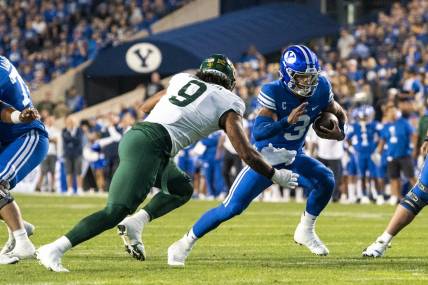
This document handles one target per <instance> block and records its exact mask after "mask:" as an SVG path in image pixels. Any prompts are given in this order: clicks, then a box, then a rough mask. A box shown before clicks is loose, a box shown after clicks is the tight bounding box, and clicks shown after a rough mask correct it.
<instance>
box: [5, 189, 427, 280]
mask: <svg viewBox="0 0 428 285" xmlns="http://www.w3.org/2000/svg"><path fill="white" fill-rule="evenodd" d="M17 201H18V202H19V203H20V205H21V208H22V210H23V213H24V217H25V218H26V219H27V220H29V221H31V222H32V223H34V224H35V225H36V226H37V231H36V234H35V235H34V236H33V238H32V240H33V242H34V243H35V244H36V246H40V245H41V244H44V243H47V242H50V241H52V240H53V239H55V238H57V237H59V236H60V235H62V234H64V233H65V232H67V231H68V230H69V229H70V227H71V226H72V225H74V224H75V223H76V222H77V221H78V220H79V219H80V218H81V217H83V216H85V215H86V214H88V213H91V212H93V211H94V210H97V209H100V208H101V207H102V206H103V204H104V201H105V198H95V197H88V198H84V197H49V196H43V197H42V196H17ZM216 203H217V202H201V201H191V202H189V203H188V204H187V205H186V206H184V207H182V208H181V209H179V210H177V211H175V212H174V213H172V214H170V215H167V216H165V217H163V218H161V219H159V220H156V221H154V222H153V223H151V224H150V225H149V226H148V227H147V228H146V230H145V232H144V240H145V244H146V249H147V254H148V258H147V260H146V261H145V262H138V261H136V260H133V259H132V258H130V257H129V256H128V255H127V254H126V253H125V251H124V250H123V248H122V243H121V240H120V239H119V238H118V236H117V235H116V231H115V230H111V231H108V232H106V233H104V234H102V235H101V236H99V237H97V238H95V239H93V240H91V241H89V242H86V243H84V244H82V245H80V246H78V247H76V248H75V249H73V250H72V251H70V252H69V253H68V254H67V255H66V256H65V258H64V259H63V264H64V265H65V266H66V267H68V268H69V269H70V270H71V273H68V274H67V273H65V274H64V273H63V274H58V273H53V272H49V271H47V270H45V269H44V268H43V267H41V266H40V265H39V264H38V263H37V261H35V260H25V261H22V262H20V263H18V264H16V265H8V266H0V284H154V285H160V284H174V285H177V284H221V285H224V284H405V283H407V284H428V250H427V246H426V245H427V243H426V240H427V238H428V230H427V227H428V225H427V221H426V215H424V214H422V215H420V217H418V219H417V220H416V221H415V222H414V223H413V224H412V225H411V226H410V227H409V228H408V229H406V230H405V231H404V232H402V234H401V235H400V236H399V237H397V238H396V239H395V240H394V242H393V247H392V248H391V249H390V250H389V251H388V252H387V257H386V258H383V259H377V260H374V259H363V258H361V257H360V254H361V250H362V249H363V248H364V247H365V246H367V245H368V244H369V243H370V242H372V241H373V239H374V238H375V237H376V236H377V235H378V234H379V233H381V232H382V230H383V228H384V226H385V224H386V222H387V220H388V219H389V217H390V215H391V213H392V212H393V207H391V206H383V207H377V206H370V205H368V206H362V205H350V206H345V205H329V206H328V208H327V209H326V211H325V212H324V214H323V216H322V218H321V219H320V220H319V222H318V225H317V228H318V233H319V235H320V236H321V238H322V239H323V241H324V242H325V243H326V244H327V246H328V247H329V249H330V256H327V257H317V256H313V255H312V254H310V253H309V251H308V250H307V249H306V248H304V247H301V246H297V245H295V244H294V242H293V238H292V235H293V232H294V229H295V226H296V225H297V222H298V220H299V215H300V212H301V211H302V209H303V207H304V206H303V205H302V204H293V203H290V204H275V203H253V205H252V206H251V207H250V208H249V209H248V211H247V212H245V213H244V214H243V215H242V216H239V217H237V218H235V219H234V220H232V221H230V222H228V223H226V224H224V225H223V226H221V227H220V228H219V229H217V230H215V231H214V232H213V233H212V234H210V235H208V236H206V237H205V238H203V239H202V240H200V241H199V242H198V244H197V246H196V247H195V248H194V250H193V252H192V254H191V255H190V257H189V258H188V261H187V264H186V267H185V268H169V267H168V266H167V265H166V250H167V248H168V246H169V245H170V244H171V243H172V242H173V241H175V240H177V239H178V238H180V237H181V236H182V235H183V234H184V233H185V232H186V230H187V229H188V228H189V227H190V226H191V225H192V223H193V222H194V221H195V220H196V219H197V218H198V217H199V216H200V215H201V214H202V213H203V212H204V211H205V210H207V209H209V208H210V207H212V206H214V205H216ZM5 239H6V231H5V229H4V228H2V229H1V230H0V242H4V241H5Z"/></svg>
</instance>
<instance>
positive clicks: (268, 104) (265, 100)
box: [257, 86, 276, 111]
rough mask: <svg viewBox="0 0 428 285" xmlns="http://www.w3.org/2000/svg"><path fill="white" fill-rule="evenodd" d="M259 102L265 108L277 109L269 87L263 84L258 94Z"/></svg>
mask: <svg viewBox="0 0 428 285" xmlns="http://www.w3.org/2000/svg"><path fill="white" fill-rule="evenodd" d="M257 102H258V103H259V104H260V105H261V106H262V107H265V108H268V109H270V110H273V111H276V104H275V99H274V98H273V96H272V95H271V94H270V92H269V90H268V88H267V87H266V86H263V87H262V89H261V90H260V93H259V96H257Z"/></svg>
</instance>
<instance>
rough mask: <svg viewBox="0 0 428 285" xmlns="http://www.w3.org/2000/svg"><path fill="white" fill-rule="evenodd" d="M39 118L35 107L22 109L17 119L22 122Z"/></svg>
mask: <svg viewBox="0 0 428 285" xmlns="http://www.w3.org/2000/svg"><path fill="white" fill-rule="evenodd" d="M39 118H40V115H39V112H38V111H37V109H36V108H27V109H24V110H23V111H22V112H21V114H20V115H19V120H20V121H21V122H23V123H29V122H32V121H34V120H37V119H39Z"/></svg>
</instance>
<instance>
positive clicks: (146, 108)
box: [138, 89, 166, 117]
mask: <svg viewBox="0 0 428 285" xmlns="http://www.w3.org/2000/svg"><path fill="white" fill-rule="evenodd" d="M165 94H166V89H163V90H161V91H159V92H158V93H156V94H155V95H153V96H152V97H150V98H149V99H147V100H146V101H144V102H143V104H141V106H140V107H139V108H138V110H139V111H140V112H141V113H142V117H144V115H146V114H148V113H150V112H151V111H152V110H153V108H154V107H155V106H156V104H157V103H158V102H159V100H160V99H161V98H162V97H163V96H164V95H165Z"/></svg>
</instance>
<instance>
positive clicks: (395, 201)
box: [388, 196, 398, 206]
mask: <svg viewBox="0 0 428 285" xmlns="http://www.w3.org/2000/svg"><path fill="white" fill-rule="evenodd" d="M388 204H389V205H391V206H397V204H398V197H397V196H391V197H390V198H389V200H388Z"/></svg>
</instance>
